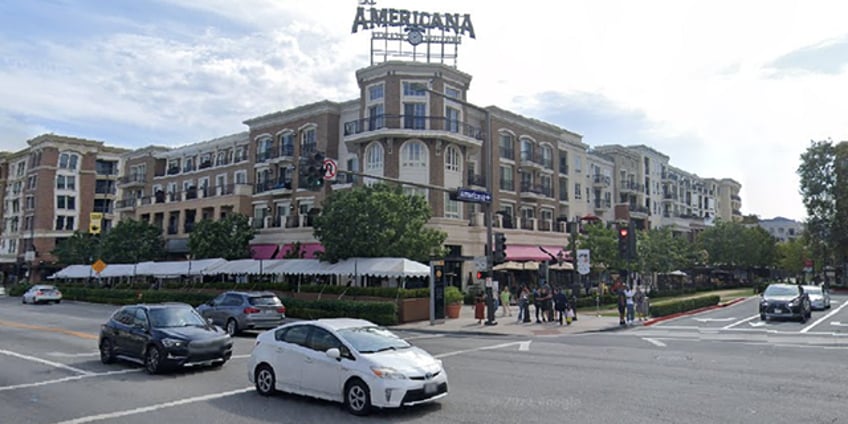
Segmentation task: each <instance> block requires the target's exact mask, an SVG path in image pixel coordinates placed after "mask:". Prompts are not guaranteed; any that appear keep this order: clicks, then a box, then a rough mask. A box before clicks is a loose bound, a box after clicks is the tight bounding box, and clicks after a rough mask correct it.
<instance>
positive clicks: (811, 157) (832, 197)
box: [797, 140, 848, 264]
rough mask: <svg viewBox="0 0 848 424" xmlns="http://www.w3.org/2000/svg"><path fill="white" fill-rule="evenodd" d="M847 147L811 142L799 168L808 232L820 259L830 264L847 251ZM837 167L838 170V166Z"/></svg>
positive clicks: (827, 141) (841, 144)
mask: <svg viewBox="0 0 848 424" xmlns="http://www.w3.org/2000/svg"><path fill="white" fill-rule="evenodd" d="M846 150H848V145H846V143H840V145H839V146H834V145H833V143H832V142H831V141H830V140H824V141H811V142H810V146H809V147H808V148H807V150H806V151H805V152H804V153H802V154H801V164H800V165H799V166H798V171H797V172H798V176H799V177H800V180H801V181H800V186H801V187H800V192H801V197H802V200H803V202H804V207H805V208H806V209H807V221H806V231H807V233H808V234H809V236H810V241H811V243H812V247H813V248H814V249H815V251H816V254H817V256H820V257H823V258H824V260H825V262H826V263H827V264H833V263H835V259H836V258H842V257H844V254H845V252H846V248H848V228H846V227H848V222H846V221H848V192H846V190H848V188H846V187H844V186H845V185H846V184H845V183H846V182H848V181H846V177H848V176H847V175H846V173H848V162H846V158H848V154H846ZM837 165H838V166H837Z"/></svg>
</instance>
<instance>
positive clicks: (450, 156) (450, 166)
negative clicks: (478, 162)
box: [445, 146, 462, 172]
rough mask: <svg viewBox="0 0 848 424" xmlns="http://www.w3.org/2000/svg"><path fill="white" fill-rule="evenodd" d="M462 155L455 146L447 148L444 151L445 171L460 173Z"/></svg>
mask: <svg viewBox="0 0 848 424" xmlns="http://www.w3.org/2000/svg"><path fill="white" fill-rule="evenodd" d="M461 163H462V155H461V154H460V153H459V149H457V148H456V146H448V148H447V149H445V171H451V172H461V171H462V168H461V165H460V164H461Z"/></svg>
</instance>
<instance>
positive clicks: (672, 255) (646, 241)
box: [638, 227, 696, 273]
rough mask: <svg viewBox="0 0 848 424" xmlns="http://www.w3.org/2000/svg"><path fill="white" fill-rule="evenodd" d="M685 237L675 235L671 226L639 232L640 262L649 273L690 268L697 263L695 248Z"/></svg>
mask: <svg viewBox="0 0 848 424" xmlns="http://www.w3.org/2000/svg"><path fill="white" fill-rule="evenodd" d="M693 247H694V246H692V243H690V242H689V240H687V239H685V238H684V237H675V236H674V233H672V231H671V228H669V227H663V228H656V229H651V230H648V231H642V232H641V233H640V234H639V246H638V250H639V262H640V268H641V269H642V271H644V272H647V273H654V272H671V271H676V270H680V269H688V268H690V267H692V266H693V265H694V264H695V262H696V261H695V257H696V255H695V250H694V249H693Z"/></svg>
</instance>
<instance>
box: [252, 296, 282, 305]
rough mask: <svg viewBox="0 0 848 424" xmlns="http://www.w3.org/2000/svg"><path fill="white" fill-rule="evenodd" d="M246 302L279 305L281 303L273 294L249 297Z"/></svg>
mask: <svg viewBox="0 0 848 424" xmlns="http://www.w3.org/2000/svg"><path fill="white" fill-rule="evenodd" d="M248 302H250V304H251V305H253V306H280V305H282V304H283V302H280V298H278V297H277V296H273V295H269V296H255V297H250V298H249V299H248Z"/></svg>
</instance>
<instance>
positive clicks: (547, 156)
mask: <svg viewBox="0 0 848 424" xmlns="http://www.w3.org/2000/svg"><path fill="white" fill-rule="evenodd" d="M542 165H543V166H544V167H545V168H547V169H554V151H553V149H551V146H548V145H543V146H542Z"/></svg>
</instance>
